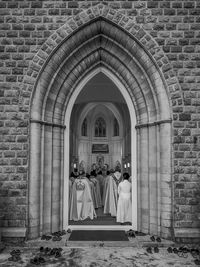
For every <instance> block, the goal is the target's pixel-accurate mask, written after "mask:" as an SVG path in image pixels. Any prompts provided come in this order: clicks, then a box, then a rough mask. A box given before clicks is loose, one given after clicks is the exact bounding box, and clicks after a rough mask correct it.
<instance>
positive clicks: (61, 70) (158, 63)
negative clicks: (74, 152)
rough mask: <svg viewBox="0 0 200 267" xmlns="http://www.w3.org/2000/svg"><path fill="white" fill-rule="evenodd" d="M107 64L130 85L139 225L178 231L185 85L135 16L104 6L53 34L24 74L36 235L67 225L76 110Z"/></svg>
mask: <svg viewBox="0 0 200 267" xmlns="http://www.w3.org/2000/svg"><path fill="white" fill-rule="evenodd" d="M75 40H76V43H75ZM99 69H101V70H105V72H106V73H107V74H108V76H109V77H110V78H111V79H112V80H113V81H114V82H115V83H116V84H117V87H118V88H119V89H120V90H122V94H123V95H125V97H124V98H125V100H126V103H127V105H128V108H129V112H130V115H131V116H130V117H131V133H132V137H131V140H132V148H131V149H132V155H133V156H132V158H133V161H132V163H131V165H132V166H133V168H132V174H133V176H134V177H137V179H134V182H135V187H134V188H135V191H134V194H135V196H137V199H139V203H138V210H136V212H135V214H134V215H135V217H134V218H133V220H134V223H133V225H135V226H138V229H139V230H142V231H144V232H148V233H155V234H161V235H162V236H170V234H171V227H172V225H171V214H172V211H171V208H170V205H171V201H172V200H171V184H170V182H171V151H170V147H171V146H170V144H171V108H170V100H171V98H172V97H173V94H176V95H177V94H178V90H179V85H178V82H177V80H176V78H175V75H173V69H172V66H171V65H170V63H169V61H168V59H167V57H166V56H165V54H164V53H163V51H162V50H161V48H160V47H158V45H157V44H156V42H155V41H154V40H153V38H152V37H151V36H150V35H149V34H148V33H147V32H145V31H144V30H143V29H142V28H141V27H140V26H139V25H137V24H136V23H135V21H134V20H132V19H130V18H128V17H126V16H124V15H123V14H121V13H120V12H117V11H115V10H112V9H109V8H108V7H106V6H104V5H102V4H98V5H97V6H94V7H92V8H90V9H88V10H86V11H83V12H81V13H80V14H79V15H77V16H75V17H73V18H70V19H69V20H68V21H67V22H66V23H65V24H64V25H63V26H62V27H61V28H59V29H58V30H57V31H56V32H55V33H54V34H53V35H52V36H50V37H49V38H48V40H47V41H46V42H45V43H44V45H43V46H42V47H41V49H40V50H39V51H38V53H37V54H36V55H35V57H34V58H33V61H32V63H31V64H30V68H29V69H28V71H27V75H26V76H25V78H24V87H23V90H25V91H26V90H28V91H30V92H32V99H31V103H30V110H31V118H30V119H31V126H30V162H29V163H30V178H29V222H28V225H29V226H28V227H29V229H28V230H29V237H37V236H39V235H41V234H42V233H44V232H50V231H56V230H58V229H60V228H62V227H63V226H65V225H66V221H67V205H68V204H67V198H66V197H64V194H65V192H64V191H63V190H67V188H68V184H67V180H66V179H65V177H67V175H68V172H69V166H68V164H65V163H66V162H68V161H69V153H68V147H69V121H70V114H71V110H72V107H73V103H74V101H75V99H76V97H77V94H78V92H79V91H80V90H81V88H83V84H84V83H87V81H89V80H90V78H91V73H93V72H94V71H95V70H99ZM21 100H22V101H21V102H22V103H23V99H21ZM136 125H138V127H136V128H137V138H136V131H135V126H136ZM149 126H151V127H149ZM136 139H137V143H136ZM63 140H64V141H63ZM133 147H137V157H136V149H133ZM137 170H138V175H137ZM58 177H60V179H59V178H58ZM164 190H165V192H167V196H166V195H163V191H164ZM63 199H64V201H63ZM137 199H136V204H137ZM46 203H47V204H46ZM163 209H164V210H165V212H164V213H163ZM137 218H138V219H137Z"/></svg>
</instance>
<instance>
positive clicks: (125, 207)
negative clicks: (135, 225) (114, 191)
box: [117, 172, 132, 223]
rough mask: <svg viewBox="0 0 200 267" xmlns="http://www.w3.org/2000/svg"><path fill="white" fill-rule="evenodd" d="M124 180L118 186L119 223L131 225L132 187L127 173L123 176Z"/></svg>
mask: <svg viewBox="0 0 200 267" xmlns="http://www.w3.org/2000/svg"><path fill="white" fill-rule="evenodd" d="M123 178H124V180H123V181H122V182H120V183H119V186H118V194H119V199H118V203H117V222H120V223H128V222H129V223H130V222H132V201H131V189H132V185H131V183H130V182H129V174H128V173H127V172H125V173H124V174H123Z"/></svg>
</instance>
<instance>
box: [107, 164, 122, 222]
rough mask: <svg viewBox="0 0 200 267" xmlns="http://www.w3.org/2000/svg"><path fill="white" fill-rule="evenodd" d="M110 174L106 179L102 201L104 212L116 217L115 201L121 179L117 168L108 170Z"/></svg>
mask: <svg viewBox="0 0 200 267" xmlns="http://www.w3.org/2000/svg"><path fill="white" fill-rule="evenodd" d="M110 172H111V174H110V176H109V177H108V180H107V188H106V193H105V201H104V213H105V214H111V216H113V217H116V215H117V201H118V185H119V183H120V182H121V181H122V175H121V172H120V170H119V169H116V170H115V172H114V173H113V171H112V170H111V171H110Z"/></svg>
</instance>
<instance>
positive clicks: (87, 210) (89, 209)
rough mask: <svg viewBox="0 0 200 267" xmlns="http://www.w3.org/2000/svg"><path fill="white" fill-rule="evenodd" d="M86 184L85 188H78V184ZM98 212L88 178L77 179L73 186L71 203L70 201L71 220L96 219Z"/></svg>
mask: <svg viewBox="0 0 200 267" xmlns="http://www.w3.org/2000/svg"><path fill="white" fill-rule="evenodd" d="M80 181H81V184H82V185H83V186H84V189H83V190H77V188H78V186H77V185H78V184H80ZM94 217H96V212H95V209H94V204H93V200H92V195H91V190H90V185H89V181H88V179H87V178H82V179H76V180H75V181H74V183H73V186H72V194H71V203H70V215H69V218H70V220H74V221H78V220H85V219H87V218H90V219H94Z"/></svg>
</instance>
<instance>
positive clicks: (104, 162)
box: [64, 67, 137, 229]
mask: <svg viewBox="0 0 200 267" xmlns="http://www.w3.org/2000/svg"><path fill="white" fill-rule="evenodd" d="M70 102H71V103H69V107H70V110H68V109H67V110H66V117H67V118H66V122H67V121H68V122H69V125H70V127H69V128H68V127H66V129H70V130H69V131H66V134H65V140H66V142H69V146H68V145H67V144H66V146H65V148H67V149H66V151H65V156H66V157H67V156H68V160H67V161H66V162H69V164H68V168H67V166H66V168H65V171H66V172H67V173H66V175H65V176H67V174H68V177H69V176H70V173H71V172H73V170H74V168H76V169H78V170H84V172H85V174H86V175H88V174H89V176H88V179H89V181H90V183H94V182H95V183H97V187H99V185H100V191H101V192H100V196H101V199H100V201H99V203H98V200H97V201H95V197H93V203H94V208H95V214H96V217H94V218H93V219H92V220H91V218H88V219H86V220H82V219H81V218H79V219H77V218H76V219H75V220H74V219H73V215H72V213H73V211H72V209H73V207H72V206H73V205H72V203H71V202H70V200H69V201H67V199H70V198H71V197H72V191H73V182H71V181H70V179H69V180H68V181H66V187H67V190H66V189H65V190H64V192H65V193H66V192H68V195H67V194H66V200H65V201H66V202H65V203H66V205H68V213H67V214H66V217H67V220H66V223H67V227H70V228H72V229H76V228H78V229H80V228H83V229H86V228H88V227H90V228H91V227H92V228H95V229H113V228H114V229H121V228H122V227H123V228H125V229H126V228H130V224H131V225H132V227H133V228H134V229H137V183H136V179H134V178H135V177H136V170H137V167H136V130H135V125H136V117H135V111H134V106H133V103H132V101H131V100H130V96H129V95H128V93H127V91H126V90H125V88H124V87H123V85H122V84H121V83H120V81H119V80H117V79H116V77H115V76H114V75H113V74H111V73H110V72H109V71H108V70H106V69H105V68H103V67H101V68H98V69H96V70H95V71H93V72H91V73H90V75H89V76H88V77H86V78H85V80H84V81H83V83H82V84H81V85H80V86H79V87H78V88H77V89H76V90H75V92H74V95H73V96H72V97H71V101H70ZM127 102H128V104H127ZM70 114H71V116H70V117H69V118H68V116H69V115H70ZM130 114H132V116H130ZM94 170H95V172H96V174H97V176H96V177H95V180H93V177H92V176H91V172H93V171H94ZM115 170H119V172H120V173H121V178H122V174H123V173H124V172H127V173H129V175H130V178H129V181H130V182H131V183H132V208H131V210H132V219H131V221H132V222H131V223H130V222H129V223H128V222H127V223H124V224H123V225H121V224H120V223H119V222H116V214H115V211H114V212H113V211H112V212H110V211H109V208H108V207H107V208H106V206H107V205H106V203H105V201H106V200H105V198H106V197H105V195H106V192H105V191H106V187H104V185H105V181H106V178H107V179H108V176H110V175H111V173H112V172H114V171H115ZM108 171H109V174H108V173H107V172H108ZM110 172H111V173H110ZM91 178H92V179H91ZM91 186H92V187H93V185H91ZM133 203H134V204H133ZM111 205H112V204H111Z"/></svg>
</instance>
